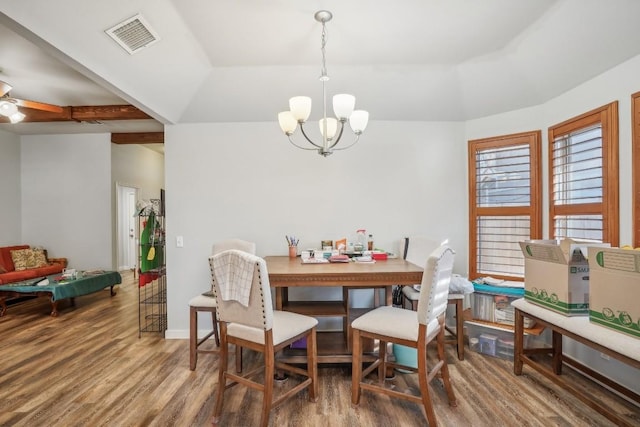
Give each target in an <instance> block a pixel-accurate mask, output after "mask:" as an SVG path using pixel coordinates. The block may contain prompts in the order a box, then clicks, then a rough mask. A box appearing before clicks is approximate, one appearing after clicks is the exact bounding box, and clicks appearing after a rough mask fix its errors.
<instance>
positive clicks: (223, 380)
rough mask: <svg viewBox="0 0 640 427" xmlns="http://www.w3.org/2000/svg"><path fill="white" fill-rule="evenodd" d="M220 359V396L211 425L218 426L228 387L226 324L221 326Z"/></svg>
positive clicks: (218, 396) (217, 398) (217, 399)
mask: <svg viewBox="0 0 640 427" xmlns="http://www.w3.org/2000/svg"><path fill="white" fill-rule="evenodd" d="M220 337H221V340H220V341H221V342H220V344H221V345H220V359H219V362H218V363H219V366H218V395H217V396H216V406H215V408H214V410H213V418H212V419H211V423H212V424H213V425H218V423H219V421H220V414H222V404H223V403H224V391H225V389H226V385H227V364H228V362H229V361H228V356H229V343H228V342H227V325H226V323H221V324H220Z"/></svg>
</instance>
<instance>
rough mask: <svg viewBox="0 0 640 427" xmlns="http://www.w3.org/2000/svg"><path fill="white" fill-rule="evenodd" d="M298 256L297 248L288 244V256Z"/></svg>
mask: <svg viewBox="0 0 640 427" xmlns="http://www.w3.org/2000/svg"><path fill="white" fill-rule="evenodd" d="M296 256H298V248H297V247H295V246H289V258H295V257H296Z"/></svg>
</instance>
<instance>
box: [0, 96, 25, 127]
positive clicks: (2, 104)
mask: <svg viewBox="0 0 640 427" xmlns="http://www.w3.org/2000/svg"><path fill="white" fill-rule="evenodd" d="M0 115H3V116H5V117H9V120H10V121H11V123H18V122H21V121H22V119H24V117H25V115H24V114H22V113H21V112H20V111H18V107H17V106H16V104H14V103H13V102H11V101H9V100H6V99H2V98H0Z"/></svg>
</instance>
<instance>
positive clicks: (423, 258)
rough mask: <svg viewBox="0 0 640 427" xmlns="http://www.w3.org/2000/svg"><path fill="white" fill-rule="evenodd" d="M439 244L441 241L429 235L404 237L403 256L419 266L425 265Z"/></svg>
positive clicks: (401, 252)
mask: <svg viewBox="0 0 640 427" xmlns="http://www.w3.org/2000/svg"><path fill="white" fill-rule="evenodd" d="M439 246H440V242H437V241H435V240H433V239H430V238H428V237H422V236H410V237H404V238H402V240H401V241H400V254H402V256H403V258H404V259H405V260H407V261H409V262H410V263H412V264H415V265H417V266H419V267H424V264H425V262H427V258H429V255H431V252H433V251H434V250H435V249H437V248H438V247H439ZM416 284H417V283H416Z"/></svg>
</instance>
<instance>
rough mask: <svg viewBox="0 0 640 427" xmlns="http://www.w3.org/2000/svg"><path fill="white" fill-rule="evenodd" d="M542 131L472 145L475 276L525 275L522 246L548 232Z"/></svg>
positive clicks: (472, 276)
mask: <svg viewBox="0 0 640 427" xmlns="http://www.w3.org/2000/svg"><path fill="white" fill-rule="evenodd" d="M541 135H542V134H541V132H540V131H535V132H526V133H520V134H514V135H506V136H499V137H493V138H487V139H479V140H474V141H469V237H470V241H469V278H470V279H475V278H477V277H482V276H492V277H496V278H502V279H521V278H523V277H524V258H523V256H522V252H521V250H520V246H519V244H518V242H520V241H523V240H529V239H539V238H541V233H542V207H541V203H540V201H541V189H542V184H541V179H542V178H541V174H540V157H541V145H540V139H541Z"/></svg>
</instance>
